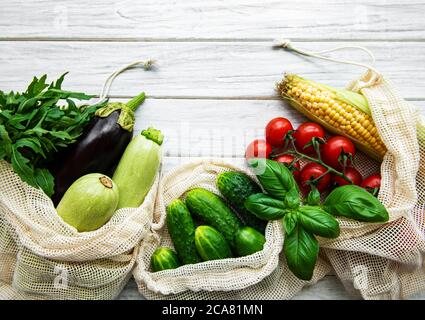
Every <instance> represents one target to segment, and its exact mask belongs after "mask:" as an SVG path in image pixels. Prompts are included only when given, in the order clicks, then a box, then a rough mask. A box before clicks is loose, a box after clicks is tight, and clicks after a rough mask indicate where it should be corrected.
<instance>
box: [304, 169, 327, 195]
mask: <svg viewBox="0 0 425 320" xmlns="http://www.w3.org/2000/svg"><path fill="white" fill-rule="evenodd" d="M327 171H328V169H326V168H325V167H324V166H322V165H320V164H318V163H315V162H310V163H308V164H307V165H306V166H305V167H304V168H303V169H302V170H301V174H300V183H301V187H302V188H303V189H304V190H306V191H310V190H311V187H310V185H309V183H308V181H311V180H314V179H317V178H319V177H321V178H320V179H319V181H318V183H317V184H316V188H317V190H319V192H323V191H325V190H326V189H327V188H329V186H330V184H331V175H330V174H329V173H326V172H327Z"/></svg>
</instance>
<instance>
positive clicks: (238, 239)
mask: <svg viewBox="0 0 425 320" xmlns="http://www.w3.org/2000/svg"><path fill="white" fill-rule="evenodd" d="M265 243H266V238H265V237H264V236H263V235H262V234H261V233H260V232H258V231H257V230H255V229H253V228H250V227H243V228H240V229H239V230H238V232H236V236H235V251H236V253H237V254H238V255H239V256H240V257H243V256H249V255H251V254H254V253H256V252H258V251H261V250H263V247H264V244H265Z"/></svg>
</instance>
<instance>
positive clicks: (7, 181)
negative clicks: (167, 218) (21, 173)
mask: <svg viewBox="0 0 425 320" xmlns="http://www.w3.org/2000/svg"><path fill="white" fill-rule="evenodd" d="M157 185H158V178H157V179H156V182H155V183H154V185H153V187H152V189H151V190H150V192H149V194H148V195H147V196H146V198H145V201H144V202H143V204H142V205H141V206H140V207H139V208H134V209H120V210H118V211H117V212H116V213H115V214H114V216H113V217H112V219H111V220H110V221H109V222H108V223H107V224H106V225H104V226H103V227H101V228H100V229H98V230H96V231H93V232H86V233H78V232H77V230H76V229H74V228H73V227H71V226H69V225H67V224H66V223H65V222H63V220H62V219H61V218H60V217H59V216H58V215H57V213H56V211H55V208H54V207H53V204H52V202H51V200H50V199H49V198H48V197H47V196H46V195H45V194H44V193H43V192H42V191H41V190H38V189H35V188H32V187H30V186H29V185H27V184H26V183H25V182H23V181H22V180H21V179H20V178H19V177H18V176H17V175H16V174H15V173H14V172H13V171H12V168H11V166H10V165H9V164H8V163H7V162H5V161H0V299H112V298H114V297H115V296H117V295H118V294H119V292H120V291H121V289H122V288H123V286H124V285H125V284H126V282H127V280H128V279H129V278H130V277H131V271H132V269H133V266H134V264H135V261H136V256H137V245H138V244H139V243H140V241H141V239H142V238H143V237H144V236H145V235H146V234H147V233H148V231H149V227H150V223H151V219H150V217H151V216H152V211H153V208H154V202H155V196H156V190H157Z"/></svg>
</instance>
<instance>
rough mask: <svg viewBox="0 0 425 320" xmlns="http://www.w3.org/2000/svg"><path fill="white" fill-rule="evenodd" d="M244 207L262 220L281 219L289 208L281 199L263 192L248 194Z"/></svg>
mask: <svg viewBox="0 0 425 320" xmlns="http://www.w3.org/2000/svg"><path fill="white" fill-rule="evenodd" d="M245 208H247V209H248V211H249V212H251V213H252V214H254V215H255V216H256V217H257V218H259V219H262V220H277V219H281V218H283V216H284V215H285V214H286V212H287V211H288V210H289V209H287V208H286V206H285V204H284V203H283V201H282V200H277V199H275V198H272V197H269V196H268V195H266V194H264V193H256V194H253V195H251V196H249V197H248V198H247V199H246V201H245Z"/></svg>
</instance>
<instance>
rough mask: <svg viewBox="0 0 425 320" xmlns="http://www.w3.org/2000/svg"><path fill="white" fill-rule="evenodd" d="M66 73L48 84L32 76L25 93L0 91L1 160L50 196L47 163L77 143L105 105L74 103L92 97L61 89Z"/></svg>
mask: <svg viewBox="0 0 425 320" xmlns="http://www.w3.org/2000/svg"><path fill="white" fill-rule="evenodd" d="M65 75H66V73H65V74H63V75H62V76H60V77H59V79H57V80H56V81H55V82H52V83H51V84H48V83H46V80H47V76H46V75H43V76H42V77H41V78H39V79H38V78H37V77H34V79H33V80H32V82H31V83H30V85H29V86H28V88H27V89H26V91H25V92H22V93H15V92H13V91H12V92H9V93H4V92H3V91H1V90H0V160H6V161H8V162H9V163H11V164H12V167H13V170H14V171H15V172H16V173H17V174H18V175H19V176H20V177H21V179H22V180H23V181H25V182H27V183H28V184H29V185H31V186H33V187H35V188H41V189H42V190H43V191H44V192H45V193H46V194H47V195H48V196H52V194H53V192H54V191H53V190H54V179H53V176H52V174H51V173H50V172H49V170H47V169H46V163H48V162H49V161H52V160H53V157H54V155H55V154H56V153H57V152H58V151H60V150H62V149H63V148H66V147H67V146H68V145H70V144H72V143H74V142H76V140H77V139H78V137H79V136H80V135H81V134H82V133H83V130H84V128H85V126H86V125H87V124H88V123H89V122H90V120H91V119H92V118H93V116H94V113H95V112H96V110H97V109H98V108H100V107H102V106H104V105H105V104H106V102H101V103H98V104H94V105H83V106H79V107H78V106H77V104H76V101H78V100H80V101H81V100H90V99H92V98H93V97H94V96H92V95H86V94H85V93H81V92H72V91H65V90H62V88H61V87H62V83H63V80H64V77H65Z"/></svg>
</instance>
